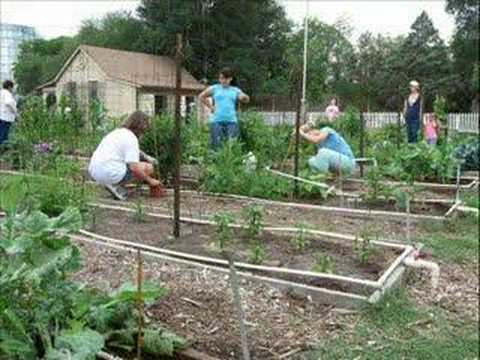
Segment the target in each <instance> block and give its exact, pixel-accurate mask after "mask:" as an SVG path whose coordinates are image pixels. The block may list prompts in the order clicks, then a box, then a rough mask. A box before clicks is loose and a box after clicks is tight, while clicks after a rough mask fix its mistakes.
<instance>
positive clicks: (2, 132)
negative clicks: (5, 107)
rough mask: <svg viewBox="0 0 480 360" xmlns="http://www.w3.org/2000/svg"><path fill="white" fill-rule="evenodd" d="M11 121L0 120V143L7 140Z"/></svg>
mask: <svg viewBox="0 0 480 360" xmlns="http://www.w3.org/2000/svg"><path fill="white" fill-rule="evenodd" d="M11 125H12V123H11V122H8V121H3V120H0V145H2V144H3V143H4V142H6V141H7V140H8V133H9V132H10V126H11Z"/></svg>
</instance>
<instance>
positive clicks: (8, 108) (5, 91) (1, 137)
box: [0, 80, 17, 145]
mask: <svg viewBox="0 0 480 360" xmlns="http://www.w3.org/2000/svg"><path fill="white" fill-rule="evenodd" d="M13 87H14V84H13V81H11V80H6V81H4V83H3V88H2V90H0V145H2V144H3V143H4V142H6V141H7V140H8V134H9V132H10V127H11V126H12V124H13V123H14V122H15V119H16V117H17V102H16V101H15V98H14V97H13V93H12V92H13Z"/></svg>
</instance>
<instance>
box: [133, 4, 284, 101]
mask: <svg viewBox="0 0 480 360" xmlns="http://www.w3.org/2000/svg"><path fill="white" fill-rule="evenodd" d="M138 15H139V17H140V19H142V20H143V21H144V22H145V24H146V27H147V29H148V32H147V35H146V41H145V43H146V44H147V46H148V47H149V49H147V50H148V51H150V52H153V53H156V54H171V53H172V52H173V50H174V48H175V46H174V44H175V34H176V33H182V34H183V36H184V39H185V42H186V46H185V57H186V66H187V68H188V69H189V70H190V71H191V72H192V73H193V74H194V75H195V76H196V77H197V78H199V79H202V78H206V79H208V80H209V81H213V80H214V79H216V76H217V72H218V70H219V69H220V68H221V67H222V66H231V67H233V68H234V70H235V72H236V73H237V74H238V77H239V79H240V84H241V85H242V86H244V87H246V89H247V91H250V92H252V93H253V94H258V93H261V92H262V89H263V87H264V84H265V82H266V81H268V80H270V79H272V78H274V77H275V76H276V75H277V74H278V73H280V72H281V69H282V65H284V49H285V46H286V36H287V34H288V32H289V30H290V23H289V21H288V20H287V19H286V16H285V12H284V10H283V8H282V7H281V6H280V5H278V4H277V2H276V1H275V0H259V1H246V0H239V1H228V0H189V1H174V0H166V1H155V0H142V2H141V5H140V6H139V8H138Z"/></svg>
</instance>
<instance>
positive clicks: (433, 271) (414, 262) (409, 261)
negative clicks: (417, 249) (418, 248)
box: [403, 256, 440, 289]
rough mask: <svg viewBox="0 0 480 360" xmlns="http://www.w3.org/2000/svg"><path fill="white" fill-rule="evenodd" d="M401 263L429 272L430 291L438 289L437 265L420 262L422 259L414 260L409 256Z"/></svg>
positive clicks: (430, 262)
mask: <svg viewBox="0 0 480 360" xmlns="http://www.w3.org/2000/svg"><path fill="white" fill-rule="evenodd" d="M403 263H404V264H405V265H406V266H411V267H414V268H422V269H427V270H430V272H431V274H432V276H431V283H432V289H436V288H437V287H438V282H439V279H440V267H439V266H438V264H437V263H434V262H432V261H426V260H422V259H415V258H414V257H413V256H409V257H408V258H406V259H405V260H404V261H403Z"/></svg>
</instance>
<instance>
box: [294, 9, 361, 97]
mask: <svg viewBox="0 0 480 360" xmlns="http://www.w3.org/2000/svg"><path fill="white" fill-rule="evenodd" d="M303 38H304V29H301V30H299V31H297V32H296V33H294V34H293V35H292V36H291V37H290V38H289V46H288V49H287V59H288V62H289V67H290V73H289V79H290V83H293V84H296V85H294V86H292V89H293V90H294V91H295V92H298V91H299V89H300V84H301V79H302V69H303ZM353 57H354V48H353V46H352V45H351V43H350V41H349V40H348V38H347V36H346V35H345V34H344V33H343V32H342V31H340V30H339V29H337V28H336V27H335V26H332V25H328V24H325V23H323V22H321V21H319V20H317V19H313V20H311V21H310V23H309V33H308V60H307V61H308V65H307V77H308V78H307V99H308V101H309V103H311V104H316V103H319V102H323V101H325V100H326V99H325V95H326V94H329V93H332V92H334V91H335V89H336V87H337V86H338V85H339V84H342V83H343V82H348V81H349V80H350V71H349V64H350V63H352V61H353Z"/></svg>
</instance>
